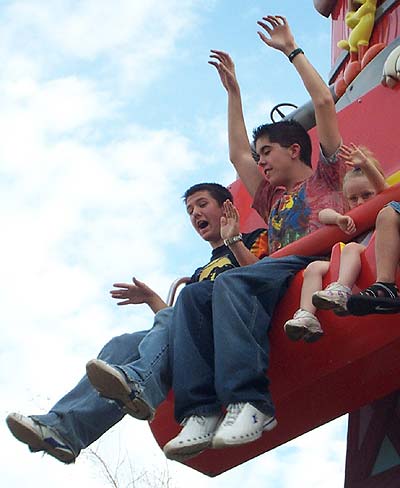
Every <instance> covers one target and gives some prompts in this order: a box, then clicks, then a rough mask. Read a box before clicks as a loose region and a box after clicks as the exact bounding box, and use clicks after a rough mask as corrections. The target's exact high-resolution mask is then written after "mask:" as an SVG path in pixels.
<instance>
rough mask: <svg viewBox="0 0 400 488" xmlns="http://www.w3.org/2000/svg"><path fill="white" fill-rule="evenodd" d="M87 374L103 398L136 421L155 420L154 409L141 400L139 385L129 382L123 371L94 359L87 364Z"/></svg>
mask: <svg viewBox="0 0 400 488" xmlns="http://www.w3.org/2000/svg"><path fill="white" fill-rule="evenodd" d="M86 374H87V376H88V378H89V381H90V383H91V384H92V386H93V387H94V388H95V389H96V390H97V391H98V392H99V394H100V395H101V396H102V397H105V398H109V399H111V400H114V401H115V402H117V403H118V404H119V405H121V406H122V408H123V410H124V411H125V412H126V413H128V414H129V415H131V416H132V417H135V418H136V419H139V420H149V421H150V420H152V419H153V416H154V409H153V408H152V407H151V406H150V405H149V404H148V403H146V402H145V401H144V400H143V398H141V396H140V389H139V386H138V385H137V383H135V382H133V381H128V379H127V378H126V376H125V375H124V373H123V372H122V371H120V370H119V369H117V368H115V367H113V366H110V365H109V364H107V363H106V362H105V361H102V360H101V359H92V360H91V361H89V362H88V363H87V364H86Z"/></svg>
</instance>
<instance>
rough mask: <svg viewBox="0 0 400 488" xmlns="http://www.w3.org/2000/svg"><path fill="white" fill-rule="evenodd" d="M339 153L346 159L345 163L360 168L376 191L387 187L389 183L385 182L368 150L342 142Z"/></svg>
mask: <svg viewBox="0 0 400 488" xmlns="http://www.w3.org/2000/svg"><path fill="white" fill-rule="evenodd" d="M340 155H341V157H342V158H343V159H344V160H345V161H346V164H347V165H349V166H351V167H352V168H354V169H357V168H360V169H361V170H362V172H363V173H364V175H365V176H366V177H367V178H368V180H369V181H370V183H371V185H372V186H373V187H374V188H375V191H376V193H380V192H381V191H383V190H384V189H385V188H388V186H389V185H388V184H387V183H386V181H385V177H384V176H383V174H382V173H381V172H380V171H379V169H378V168H377V166H376V164H374V161H373V159H372V155H371V154H370V153H369V151H367V150H365V149H364V150H363V149H361V148H360V147H358V146H356V145H355V144H353V143H351V144H350V146H345V145H344V144H343V145H342V147H341V148H340Z"/></svg>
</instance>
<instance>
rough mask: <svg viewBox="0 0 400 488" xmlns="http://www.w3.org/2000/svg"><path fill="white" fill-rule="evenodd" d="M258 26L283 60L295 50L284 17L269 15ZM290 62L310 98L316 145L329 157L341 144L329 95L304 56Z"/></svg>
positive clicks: (259, 33) (333, 106)
mask: <svg viewBox="0 0 400 488" xmlns="http://www.w3.org/2000/svg"><path fill="white" fill-rule="evenodd" d="M258 25H260V26H261V27H262V28H263V29H264V31H265V32H266V33H267V34H268V36H267V35H266V34H265V32H261V31H259V32H258V35H259V36H260V38H261V40H262V41H263V42H265V44H267V46H269V47H272V48H274V49H277V50H278V51H281V52H283V53H284V54H285V55H286V56H289V54H291V53H292V52H293V51H294V50H295V49H297V48H298V45H297V44H296V41H295V39H294V37H293V34H292V33H291V31H290V28H289V24H288V23H287V21H286V19H285V17H282V16H280V15H276V16H273V15H268V16H266V17H263V21H259V22H258ZM292 62H293V65H294V67H295V68H296V70H297V72H298V73H299V75H300V77H301V79H302V81H303V83H304V86H305V88H306V90H307V91H308V93H309V94H310V97H311V100H312V102H313V105H314V110H315V120H316V124H317V131H318V137H319V141H320V144H321V147H322V150H323V152H324V155H325V156H327V157H329V156H331V155H332V154H334V153H335V152H336V151H337V149H338V148H339V146H340V143H341V137H340V132H339V126H338V122H337V117H336V110H335V103H334V101H333V98H332V94H331V92H330V90H329V88H328V86H327V85H326V84H325V82H324V81H323V80H322V78H321V77H320V76H319V74H318V72H317V71H316V69H315V68H314V67H313V65H312V64H311V63H310V62H309V61H308V59H307V58H306V56H305V55H304V54H303V53H300V54H297V55H296V56H295V57H294V58H293V60H292Z"/></svg>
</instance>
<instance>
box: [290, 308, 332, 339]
mask: <svg viewBox="0 0 400 488" xmlns="http://www.w3.org/2000/svg"><path fill="white" fill-rule="evenodd" d="M283 328H284V330H285V333H286V335H287V336H288V337H289V339H291V340H292V341H298V340H299V339H304V340H305V341H306V342H315V341H317V340H318V339H319V338H320V337H321V336H322V335H323V333H324V331H323V330H322V328H321V324H320V323H319V320H318V319H317V317H316V316H315V315H314V314H312V313H310V312H307V310H302V309H301V308H299V309H298V310H297V312H296V313H295V314H294V315H293V318H292V319H290V320H288V321H287V322H286V324H285V325H284V326H283Z"/></svg>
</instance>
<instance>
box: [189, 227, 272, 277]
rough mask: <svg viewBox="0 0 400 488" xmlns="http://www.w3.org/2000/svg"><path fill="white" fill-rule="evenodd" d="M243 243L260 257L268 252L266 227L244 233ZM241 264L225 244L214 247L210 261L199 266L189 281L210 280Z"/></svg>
mask: <svg viewBox="0 0 400 488" xmlns="http://www.w3.org/2000/svg"><path fill="white" fill-rule="evenodd" d="M243 244H244V245H245V246H246V247H247V249H249V250H250V252H251V253H253V254H254V255H255V256H257V257H258V258H259V259H261V258H263V257H265V256H267V254H268V236H267V231H266V229H256V230H254V231H253V232H249V233H246V234H243ZM238 266H239V263H238V262H237V260H236V258H235V256H234V254H233V252H232V251H231V250H230V249H229V248H228V247H227V246H225V245H222V246H220V247H217V248H215V249H213V251H212V253H211V259H210V261H209V262H208V263H207V264H206V265H205V266H202V267H201V268H197V269H196V271H195V272H194V273H193V275H192V277H191V278H190V281H189V283H195V282H197V281H203V280H210V281H214V280H215V278H216V277H217V276H218V275H219V274H221V273H223V272H224V271H227V270H228V269H232V268H236V267H238Z"/></svg>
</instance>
